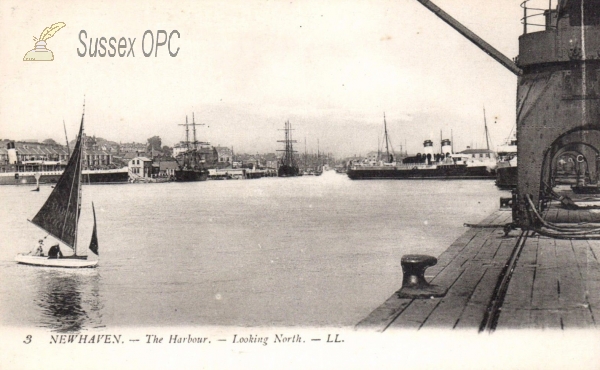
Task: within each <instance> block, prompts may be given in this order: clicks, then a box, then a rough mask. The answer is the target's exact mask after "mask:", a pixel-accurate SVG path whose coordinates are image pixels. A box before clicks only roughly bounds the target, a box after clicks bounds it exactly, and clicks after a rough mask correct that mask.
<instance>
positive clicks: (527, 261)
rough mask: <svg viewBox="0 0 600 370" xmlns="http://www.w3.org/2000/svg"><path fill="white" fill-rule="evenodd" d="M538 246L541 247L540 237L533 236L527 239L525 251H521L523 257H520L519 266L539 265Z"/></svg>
mask: <svg viewBox="0 0 600 370" xmlns="http://www.w3.org/2000/svg"><path fill="white" fill-rule="evenodd" d="M538 245H539V236H533V237H529V238H527V241H526V243H525V245H524V246H523V250H522V251H521V255H520V256H519V260H518V261H517V266H534V265H536V264H537V255H538Z"/></svg>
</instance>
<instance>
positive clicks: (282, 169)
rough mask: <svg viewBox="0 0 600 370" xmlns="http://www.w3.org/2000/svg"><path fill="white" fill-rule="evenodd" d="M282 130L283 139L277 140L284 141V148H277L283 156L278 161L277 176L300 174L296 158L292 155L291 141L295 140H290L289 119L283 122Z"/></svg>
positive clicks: (290, 126) (290, 128)
mask: <svg viewBox="0 0 600 370" xmlns="http://www.w3.org/2000/svg"><path fill="white" fill-rule="evenodd" d="M284 131H285V140H278V142H280V143H284V145H285V148H284V149H283V150H278V151H279V152H283V156H282V157H281V162H280V163H279V168H278V169H277V176H279V177H292V176H301V175H300V170H299V168H298V164H297V162H296V158H295V156H294V153H295V151H294V147H293V143H295V142H296V141H295V140H292V124H291V123H290V121H286V122H285V129H284Z"/></svg>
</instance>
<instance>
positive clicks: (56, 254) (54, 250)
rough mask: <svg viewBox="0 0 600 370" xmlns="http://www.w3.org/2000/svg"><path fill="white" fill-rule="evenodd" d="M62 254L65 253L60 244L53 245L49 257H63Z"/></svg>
mask: <svg viewBox="0 0 600 370" xmlns="http://www.w3.org/2000/svg"><path fill="white" fill-rule="evenodd" d="M62 256H63V254H62V252H61V251H60V247H59V246H58V244H56V245H53V246H51V247H50V250H48V258H62Z"/></svg>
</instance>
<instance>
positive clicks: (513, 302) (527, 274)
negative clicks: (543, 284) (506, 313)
mask: <svg viewBox="0 0 600 370" xmlns="http://www.w3.org/2000/svg"><path fill="white" fill-rule="evenodd" d="M535 275H536V268H535V267H533V266H528V267H517V268H516V269H515V271H514V272H513V276H512V278H511V280H510V284H509V285H508V290H507V291H506V297H505V298H504V304H503V305H502V308H503V309H504V308H505V307H508V308H512V309H528V310H529V309H531V304H532V299H533V285H534V284H533V282H534V278H535Z"/></svg>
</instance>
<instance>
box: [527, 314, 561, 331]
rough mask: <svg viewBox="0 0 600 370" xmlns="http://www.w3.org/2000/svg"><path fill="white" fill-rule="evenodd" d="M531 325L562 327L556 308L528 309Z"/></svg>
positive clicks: (545, 327) (551, 327) (537, 326)
mask: <svg viewBox="0 0 600 370" xmlns="http://www.w3.org/2000/svg"><path fill="white" fill-rule="evenodd" d="M529 314H530V316H531V326H532V328H536V329H562V327H563V324H562V322H561V317H560V313H559V312H558V310H550V309H543V310H542V309H539V310H531V311H529Z"/></svg>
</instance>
